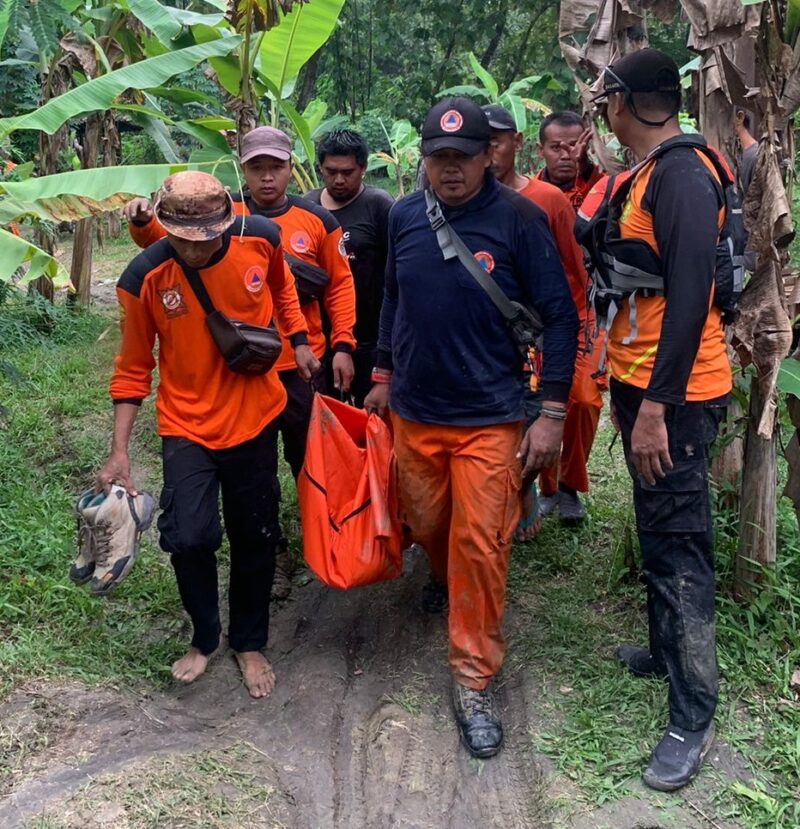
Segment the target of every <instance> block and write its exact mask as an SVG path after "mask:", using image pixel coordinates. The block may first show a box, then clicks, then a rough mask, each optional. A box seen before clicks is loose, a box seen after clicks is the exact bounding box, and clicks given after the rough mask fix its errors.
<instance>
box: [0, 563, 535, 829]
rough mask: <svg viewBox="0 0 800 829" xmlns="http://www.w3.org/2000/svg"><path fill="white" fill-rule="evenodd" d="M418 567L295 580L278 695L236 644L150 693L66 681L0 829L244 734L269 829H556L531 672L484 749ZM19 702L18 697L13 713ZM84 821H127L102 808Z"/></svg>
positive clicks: (276, 649) (2, 809)
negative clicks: (452, 675)
mask: <svg viewBox="0 0 800 829" xmlns="http://www.w3.org/2000/svg"><path fill="white" fill-rule="evenodd" d="M406 570H407V571H410V572H407V575H406V577H404V578H402V579H398V580H396V581H394V582H391V583H388V584H384V585H379V586H376V587H371V588H367V589H362V590H356V591H353V592H350V593H345V594H342V593H337V592H334V591H332V590H328V589H325V588H323V587H322V586H321V585H319V584H317V583H310V584H307V585H306V586H304V587H301V588H296V590H295V594H294V596H295V598H294V599H293V600H292V601H291V602H289V603H287V604H285V605H284V606H283V607H281V608H278V609H277V610H276V611H274V613H273V622H272V632H271V635H270V647H269V656H270V658H271V659H272V660H273V662H274V665H275V670H276V674H277V676H278V684H277V687H276V689H275V692H274V693H273V695H272V697H271V698H270V699H269V700H268V701H266V702H256V701H252V700H250V698H249V697H248V696H247V694H246V693H245V691H244V689H243V687H242V685H241V682H240V678H239V675H238V672H237V669H236V667H235V664H234V661H233V659H232V657H231V655H230V651H222V652H221V653H220V654H219V655H218V656H217V657H216V658H215V659H214V660H213V662H212V663H211V666H210V670H209V672H208V674H207V675H206V676H204V677H203V678H202V679H201V680H199V681H198V682H197V683H195V684H194V685H192V686H188V687H185V688H183V687H181V688H178V687H176V688H174V689H170V690H168V691H166V692H164V693H157V694H153V695H152V696H149V697H146V698H145V697H140V696H136V695H133V694H130V693H124V692H118V691H114V690H111V689H100V690H97V691H91V692H87V691H85V690H84V691H82V692H81V691H79V690H75V691H73V692H72V693H70V692H69V691H68V690H67V691H62V692H60V693H59V695H58V699H57V700H51V701H50V702H51V707H52V706H53V705H57V706H58V714H57V719H59V720H60V721H61V722H60V727H59V728H58V729H55V730H54V731H53V733H52V734H51V735H50V737H49V742H48V745H47V748H46V751H43V752H42V753H41V755H40V757H39V758H38V759H39V762H40V763H41V767H40V768H38V769H37V770H36V773H35V774H30V773H28V774H26V775H25V778H24V780H23V781H21V783H20V785H18V786H17V787H16V789H15V790H14V792H13V793H12V794H11V795H10V796H9V797H8V798H6V799H5V800H4V801H0V826H2V827H4V828H6V827H7V829H11V827H18V826H23V825H24V824H25V822H26V821H27V820H30V818H31V816H35V815H42V814H43V813H52V811H53V809H54V808H55V810H56V811H58V810H59V805H58V804H59V803H61V802H62V801H65V800H68V799H69V798H70V797H71V796H73V795H74V793H75V792H77V791H80V790H81V789H82V787H85V786H87V784H90V783H91V782H92V781H93V779H94V778H95V777H96V776H98V775H100V774H103V775H107V774H109V773H114V772H119V773H123V774H124V773H125V771H126V769H129V768H131V766H133V765H135V764H136V763H138V762H140V761H142V760H146V759H147V758H150V757H153V756H159V755H175V754H177V755H179V754H181V753H186V752H197V751H202V750H213V749H215V748H218V747H221V746H225V745H230V744H231V743H232V742H234V741H236V740H245V741H247V743H248V745H250V746H252V747H253V750H255V751H257V752H258V756H259V758H260V763H263V764H267V765H268V766H269V769H268V772H269V773H268V776H269V779H270V780H271V781H272V784H273V787H274V788H275V789H276V790H277V792H278V797H273V798H272V799H271V807H270V815H271V817H270V818H269V819H267V818H264V821H263V822H260V821H258V822H253V823H249V824H248V825H252V826H254V827H261V826H263V827H271V826H283V827H288V829H364V827H369V829H394V827H408V829H412V828H414V827H415V828H416V829H468V827H482V829H483V827H486V829H493V827H497V829H500V827H502V829H545V827H547V826H548V825H549V824H548V821H547V817H546V807H545V803H544V798H543V785H542V772H541V769H540V766H539V764H538V763H537V761H536V758H535V757H534V756H533V755H532V753H531V749H530V738H529V735H528V729H529V713H528V712H529V700H528V699H527V695H529V694H530V693H531V690H530V688H529V687H528V685H527V680H526V678H525V676H524V675H523V673H522V672H521V671H520V672H517V673H516V674H513V673H511V674H506V675H505V676H504V677H503V679H502V684H501V689H500V702H501V709H502V710H503V721H504V725H505V729H506V743H505V748H504V750H503V752H502V753H501V754H500V755H499V756H498V757H497V758H495V759H493V760H490V761H487V762H481V761H477V760H473V759H471V758H470V757H469V755H468V754H467V752H466V750H465V749H464V748H463V747H462V746H460V745H459V743H458V738H457V734H456V730H455V727H454V724H453V720H452V713H451V709H450V697H449V678H448V672H447V666H446V627H445V620H444V619H443V618H441V617H430V616H426V615H425V614H423V613H422V611H421V610H420V609H419V599H418V597H419V592H420V588H421V585H422V583H423V581H424V579H425V577H426V568H425V565H424V563H423V562H421V561H418V560H416V559H414V560H408V559H407V561H406ZM23 702H24V701H23V700H22V699H19V700H17V705H18V707H20V709H21V708H22V706H23ZM14 704H15V703H14V700H13V699H12V700H11V701H10V702H9V703H8V704H7V705H6V706H4V708H5V712H4V713H5V714H6V715H9V712H10V711H11V712H13V708H14ZM34 767H35V761H34ZM262 771H263V769H262ZM95 820H96V822H93V821H95ZM69 825H80V826H81V829H92V827H94V826H114V827H115V829H116V826H122V825H124V824H123V823H115V821H114V820H113V819H111V821H110V823H108V822H103V821H101V819H100V817H97V813H95V817H94V818H93V817H86V816H85V817H83V818H82V819H80V820H79V821H78V823H76V824H72V823H70V824H69ZM165 825H167V824H165ZM170 825H171V824H170ZM197 825H198V826H201V825H202V824H197Z"/></svg>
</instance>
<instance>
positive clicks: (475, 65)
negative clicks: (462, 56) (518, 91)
mask: <svg viewBox="0 0 800 829" xmlns="http://www.w3.org/2000/svg"><path fill="white" fill-rule="evenodd" d="M467 57H468V58H469V65H470V66H471V67H472V71H473V72H474V73H475V74H476V75H477V77H478V80H480V82H481V83H482V84H483V86H484V88H485V89H486V91H487V92H488V93H489V100H491V101H496V100H497V94H498V92H499V90H498V88H497V81H496V80H495V79H494V78H493V77H492V76H491V74H490V73H489V72H488V70H486V69H484V68H483V67H482V66H481V64H480V62H479V61H478V59H477V58H476V57H475V55H474V54H473V53H472V52H470V53H469V55H468V56H467Z"/></svg>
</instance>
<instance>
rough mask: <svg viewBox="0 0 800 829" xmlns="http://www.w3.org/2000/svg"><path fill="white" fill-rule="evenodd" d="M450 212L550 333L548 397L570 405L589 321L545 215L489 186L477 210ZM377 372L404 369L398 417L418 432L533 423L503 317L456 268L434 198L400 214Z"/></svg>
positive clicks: (394, 215) (394, 391)
mask: <svg viewBox="0 0 800 829" xmlns="http://www.w3.org/2000/svg"><path fill="white" fill-rule="evenodd" d="M442 211H443V213H444V215H445V217H446V218H447V220H448V222H449V223H450V225H451V227H452V228H453V230H454V231H455V232H456V233H458V235H459V236H460V237H461V239H462V240H463V241H464V243H465V244H466V246H467V247H468V248H469V249H470V250H471V251H472V252H473V253H474V255H475V256H476V258H477V259H478V261H479V262H481V264H482V265H483V266H484V268H486V269H487V270H489V271H490V273H491V275H492V277H493V278H494V279H495V280H496V282H497V284H498V285H499V286H500V287H501V288H502V290H503V291H504V292H505V294H506V296H507V297H508V298H509V299H511V300H514V301H517V302H524V303H526V304H533V305H534V306H535V307H536V309H537V311H538V312H539V314H540V315H541V318H542V320H543V323H544V343H543V375H542V378H541V388H542V392H543V394H544V398H545V399H547V400H561V401H565V400H566V399H567V397H568V395H569V389H570V385H571V383H572V374H573V369H574V364H575V355H576V351H577V331H578V315H577V311H576V309H575V303H574V302H573V300H572V297H571V295H570V291H569V287H568V285H567V280H566V277H565V275H564V270H563V268H562V266H561V261H560V260H559V257H558V253H557V252H556V247H555V244H554V242H553V238H552V236H551V235H550V230H549V227H548V225H547V219H546V217H545V214H544V213H543V212H542V210H541V209H540V208H538V207H537V206H536V205H535V204H533V203H532V202H531V201H529V200H528V199H525V198H523V197H522V196H520V195H518V194H517V193H515V192H514V191H513V190H511V189H510V188H508V187H506V186H504V185H502V184H499V183H498V182H497V181H496V180H495V178H494V177H493V176H492V175H491V174H487V177H486V181H485V184H484V187H483V188H482V189H481V191H480V192H479V193H478V194H477V195H476V196H475V197H473V198H472V199H471V200H470V201H469V202H467V203H466V204H463V205H460V206H458V207H448V206H447V205H445V204H442ZM378 365H379V366H383V367H386V368H389V367H391V368H393V375H392V384H391V393H390V403H389V404H390V407H391V408H392V410H393V411H395V412H397V414H399V415H400V416H401V417H403V418H405V419H407V420H411V421H415V422H418V423H433V424H445V425H457V426H481V425H490V424H499V423H509V422H513V421H515V420H522V417H523V413H522V384H521V383H520V375H521V371H522V361H521V359H520V356H519V352H518V351H517V349H516V346H515V345H514V343H513V342H512V340H511V338H510V335H509V332H508V329H507V327H506V325H505V322H504V320H503V317H502V315H501V314H500V312H499V311H498V310H497V308H496V307H495V305H494V304H493V303H492V301H491V299H489V297H488V295H487V294H486V292H485V291H484V290H483V289H482V288H481V287H480V285H479V284H478V283H477V282H476V281H475V279H474V278H473V277H472V276H471V275H470V273H469V271H468V270H467V269H466V268H465V267H464V266H463V265H462V264H461V262H460V261H458V259H451V260H448V261H445V259H444V257H443V256H442V252H441V250H440V249H439V245H438V243H437V241H436V234H435V233H434V232H433V230H432V229H431V226H430V222H429V221H428V217H427V215H426V212H425V198H424V193H422V192H417V193H413V194H411V195H410V196H408V197H406V198H405V199H402V200H401V201H399V202H398V203H397V204H396V205H395V206H394V207H393V208H392V211H391V213H390V214H389V254H388V258H387V265H386V285H385V292H384V300H383V306H382V308H381V320H380V333H379V338H378Z"/></svg>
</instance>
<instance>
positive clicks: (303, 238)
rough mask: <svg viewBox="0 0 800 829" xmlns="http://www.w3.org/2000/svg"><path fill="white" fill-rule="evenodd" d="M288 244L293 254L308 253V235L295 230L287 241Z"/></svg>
mask: <svg viewBox="0 0 800 829" xmlns="http://www.w3.org/2000/svg"><path fill="white" fill-rule="evenodd" d="M289 244H290V245H291V246H292V250H293V251H294V252H295V253H308V248H309V242H308V234H307V233H306V232H305V231H303V230H295V232H294V233H293V234H292V235H291V237H290V239H289Z"/></svg>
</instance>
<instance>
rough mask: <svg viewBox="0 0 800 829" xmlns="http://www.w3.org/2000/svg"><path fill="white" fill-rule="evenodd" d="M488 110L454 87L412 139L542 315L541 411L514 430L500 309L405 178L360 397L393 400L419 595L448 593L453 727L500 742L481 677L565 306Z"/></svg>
mask: <svg viewBox="0 0 800 829" xmlns="http://www.w3.org/2000/svg"><path fill="white" fill-rule="evenodd" d="M489 139H490V129H489V122H488V120H487V118H486V115H485V113H484V112H483V111H482V110H481V108H480V107H479V106H478V105H477V104H475V103H474V102H472V101H470V100H468V99H466V98H449V99H446V100H444V101H441V102H440V103H438V104H436V106H434V107H433V108H432V109H431V110H430V112H429V113H428V115H427V117H426V119H425V123H424V126H423V129H422V154H423V156H424V158H425V170H426V173H427V177H428V179H429V181H430V184H431V188H432V192H433V194H434V195H435V197H436V199H437V200H438V202H439V204H440V206H441V209H442V212H443V214H444V217H445V218H446V219H447V221H448V223H449V224H450V227H451V229H452V230H453V231H454V232H455V233H457V234H458V235H459V236H460V237H461V239H462V240H463V242H464V243H465V245H466V246H467V248H468V249H469V250H470V251H471V252H472V253H473V256H474V258H475V259H476V261H477V262H478V263H479V264H480V265H481V266H482V267H483V268H484V270H485V271H487V272H488V273H489V274H490V275H491V276H492V278H493V279H494V280H495V282H496V283H497V285H498V286H499V287H500V288H501V289H502V291H503V292H504V293H505V294H506V296H507V297H508V298H509V299H510V300H513V301H517V302H522V303H525V304H528V305H533V306H535V308H536V310H537V311H538V312H539V315H540V316H541V318H542V320H543V322H544V344H543V372H542V377H541V387H542V392H543V399H544V401H545V402H544V404H543V408H542V413H543V415H544V416H543V417H541V418H540V419H539V420H537V421H536V422H535V423H534V424H533V426H531V428H530V429H529V430H528V431H527V433H526V434H525V435H524V436H523V434H522V420H523V412H522V383H521V374H522V359H521V357H520V355H519V352H518V350H517V347H516V345H515V343H514V342H513V340H512V339H511V336H510V333H509V330H508V328H507V327H506V324H505V322H504V318H503V316H502V315H501V313H500V312H499V311H498V309H497V307H496V306H495V305H494V303H493V302H492V300H491V299H490V298H489V295H488V294H487V293H486V292H485V290H484V289H483V288H482V287H481V286H480V284H479V283H478V282H477V281H476V280H475V278H474V277H473V276H472V275H471V274H470V272H469V270H468V269H467V268H466V267H464V265H463V264H462V263H461V262H460V260H459V259H457V258H449V259H447V260H445V259H444V256H443V254H442V251H441V250H440V248H439V245H438V242H437V236H436V234H435V233H434V231H433V229H432V228H431V225H430V221H429V219H428V216H427V213H426V203H425V194H424V193H422V192H417V193H413V194H412V195H410V196H408V197H407V198H405V199H402V200H401V201H400V202H398V203H397V204H396V205H395V206H394V207H393V208H392V211H391V213H390V214H389V253H388V257H387V265H386V285H385V293H384V300H383V307H382V309H381V320H380V330H379V335H378V353H377V365H376V367H375V369H374V371H373V376H372V379H373V382H374V386H373V389H372V391H371V392H370V393H369V395H368V396H367V399H366V401H365V405H366V407H367V408H368V409H370V410H373V411H377V412H379V413H381V414H382V413H383V412H384V411H385V410H386V409H387V408H389V409H390V410H391V414H392V424H393V427H394V435H395V451H396V453H397V460H398V468H399V477H400V497H401V503H402V512H403V520H404V522H405V523H406V524H407V525H408V526H409V527H410V528H411V532H412V535H413V537H414V540H415V541H417V542H418V543H419V544H421V545H422V546H423V547H424V548H425V550H426V552H427V554H428V558H429V560H430V565H431V573H432V579H431V584H430V585H428V587H427V588H426V590H425V593H424V595H423V605H424V606H425V608H426V609H427V610H429V611H431V612H433V611H440V612H441V611H443V610H444V609H445V608H446V607H447V606H448V603H449V608H450V614H449V621H448V632H449V664H450V670H451V673H452V674H453V680H454V683H453V703H454V707H455V712H456V719H457V721H458V725H459V728H460V731H461V736H462V738H463V740H464V742H465V744H466V746H467V748H468V749H469V751H470V752H471V753H472V754H473V755H474V756H476V757H490V756H491V755H493V754H496V753H497V751H498V750H499V749H500V745H501V743H502V740H503V730H502V725H501V723H500V719H499V716H498V714H497V711H496V709H495V705H494V697H493V693H492V690H491V680H492V677H493V676H494V675H495V674H496V673H497V672H498V671H499V669H500V666H501V664H502V661H503V656H504V654H505V641H504V639H503V633H502V621H503V607H504V603H505V587H506V573H507V570H508V557H509V552H510V549H511V539H512V537H513V534H514V529H515V527H516V525H517V521H518V519H519V514H520V496H519V489H520V480H521V475H522V473H523V472H524V473H525V474H528V473H531V472H536V471H538V470H540V469H542V468H544V467H546V466H548V465H550V464H551V463H554V462H555V461H556V460H557V458H558V455H559V452H560V449H561V439H562V432H563V426H564V418H565V417H566V411H565V404H566V400H567V396H568V394H569V389H570V384H571V382H572V373H573V366H574V362H575V353H576V341H577V330H578V316H577V312H576V310H575V304H574V302H573V300H572V297H571V295H570V291H569V288H568V286H567V281H566V277H565V276H564V271H563V269H562V266H561V260H560V258H559V256H558V253H557V251H556V248H555V244H554V242H553V238H552V236H551V235H550V230H549V228H548V224H547V219H546V217H545V215H544V213H543V212H542V210H541V209H540V208H538V207H537V206H536V205H535V204H533V203H532V202H531V201H529V200H528V199H526V198H524V197H522V196H520V195H518V194H517V193H515V192H514V191H513V190H511V189H510V188H508V187H505V186H504V185H502V184H499V183H498V182H497V181H496V180H495V178H494V177H493V175H492V173H491V172H490V170H489V165H490V158H489Z"/></svg>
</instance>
